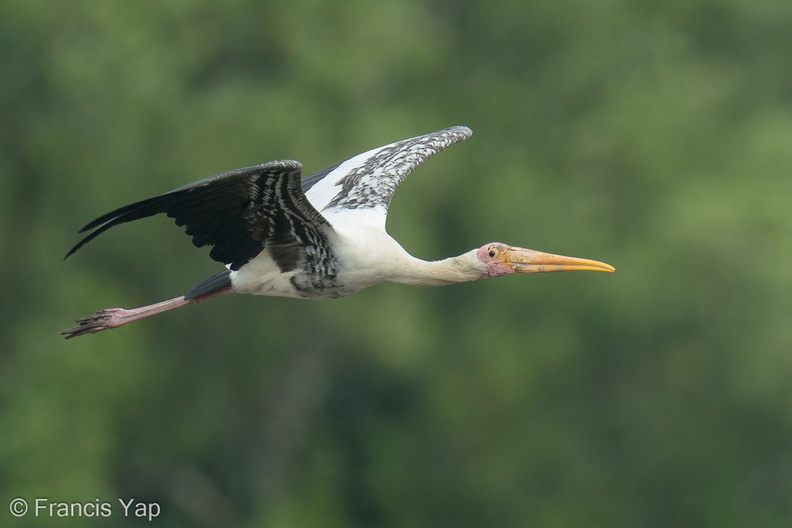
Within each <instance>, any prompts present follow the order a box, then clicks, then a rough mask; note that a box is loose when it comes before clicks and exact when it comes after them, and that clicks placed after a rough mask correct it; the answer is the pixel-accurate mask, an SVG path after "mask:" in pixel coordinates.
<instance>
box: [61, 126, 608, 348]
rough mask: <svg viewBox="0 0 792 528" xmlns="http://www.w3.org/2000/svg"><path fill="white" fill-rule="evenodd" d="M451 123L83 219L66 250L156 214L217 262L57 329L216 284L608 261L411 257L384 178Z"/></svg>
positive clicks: (268, 287) (142, 313)
mask: <svg viewBox="0 0 792 528" xmlns="http://www.w3.org/2000/svg"><path fill="white" fill-rule="evenodd" d="M471 134H472V132H471V130H470V129H469V128H467V127H463V126H456V127H452V128H447V129H445V130H440V131H437V132H433V133H430V134H426V135H423V136H418V137H414V138H410V139H405V140H403V141H397V142H396V143H391V144H389V145H385V146H382V147H379V148H375V149H372V150H369V151H368V152H364V153H363V154H358V155H357V156H355V157H353V158H350V159H348V160H346V161H343V162H341V163H337V164H335V165H332V166H330V167H328V168H326V169H324V170H321V171H319V172H317V173H316V174H314V175H312V176H309V177H307V178H302V165H301V164H300V163H299V162H297V161H292V160H280V161H271V162H269V163H264V164H262V165H256V166H254V167H247V168H243V169H237V170H233V171H230V172H225V173H222V174H218V175H215V176H211V177H209V178H205V179H203V180H199V181H197V182H194V183H191V184H189V185H185V186H183V187H179V188H178V189H175V190H173V191H170V192H167V193H165V194H163V195H161V196H156V197H154V198H149V199H147V200H142V201H140V202H136V203H133V204H131V205H127V206H125V207H121V208H120V209H116V210H115V211H112V212H110V213H107V214H105V215H103V216H100V217H99V218H97V219H96V220H94V221H93V222H91V223H89V224H88V225H86V226H85V227H84V228H83V229H82V230H81V231H80V232H81V233H85V232H88V234H87V235H86V236H85V238H83V239H82V240H81V241H80V242H78V243H77V244H76V245H75V246H74V247H73V248H72V249H71V251H69V253H68V254H67V255H66V257H68V256H69V255H71V254H72V253H74V252H75V251H77V250H78V249H80V248H81V247H82V246H83V245H85V244H86V243H87V242H89V241H91V240H93V239H94V238H95V237H97V236H98V235H100V234H102V233H104V232H105V231H107V230H108V229H110V228H111V227H113V226H117V225H119V224H123V223H126V222H131V221H133V220H139V219H141V218H146V217H149V216H153V215H156V214H159V213H165V214H166V215H167V216H169V217H171V218H173V219H175V221H176V224H177V225H179V226H182V227H184V228H185V231H186V233H187V234H188V235H190V236H191V237H192V241H193V244H194V245H195V246H197V247H202V246H212V249H211V252H210V253H209V256H210V257H211V258H212V259H213V260H216V261H218V262H220V263H223V264H225V265H226V269H225V270H223V271H221V272H220V273H217V274H216V275H213V276H211V277H209V278H207V279H205V280H203V281H201V282H199V283H198V284H196V285H195V286H193V287H192V288H190V289H189V290H187V292H186V293H185V294H184V295H181V296H179V297H175V298H173V299H169V300H167V301H162V302H159V303H155V304H151V305H147V306H142V307H140V308H135V309H131V310H127V309H123V308H109V309H106V310H101V311H99V312H97V313H95V314H92V315H88V316H86V317H82V318H80V319H77V321H76V322H77V326H75V327H73V328H70V329H69V330H66V331H64V332H62V334H63V335H65V336H66V338H67V339H69V338H72V337H76V336H81V335H84V334H91V333H95V332H100V331H102V330H107V329H110V328H117V327H119V326H122V325H125V324H127V323H131V322H132V321H137V320H139V319H143V318H146V317H150V316H152V315H156V314H160V313H162V312H166V311H168V310H173V309H175V308H179V307H182V306H185V305H188V304H192V303H199V302H203V301H205V300H207V299H210V298H212V297H216V296H218V295H224V294H227V293H248V294H253V295H270V296H281V297H295V298H302V299H334V298H338V297H345V296H347V295H351V294H353V293H355V292H358V291H360V290H362V289H363V288H367V287H369V286H372V285H374V284H377V283H379V282H384V281H390V282H397V283H402V284H409V285H415V286H444V285H448V284H454V283H459V282H467V281H473V280H477V279H482V278H485V277H500V276H502V275H509V274H513V273H542V272H552V271H579V270H590V271H604V272H614V271H616V270H615V269H614V268H613V267H612V266H609V265H608V264H605V263H602V262H597V261H595V260H588V259H580V258H573V257H565V256H561V255H553V254H549V253H542V252H539V251H533V250H530V249H523V248H519V247H512V246H510V245H507V244H503V243H501V242H490V243H487V244H484V245H483V246H481V247H480V248H476V249H473V250H470V251H468V252H466V253H463V254H462V255H459V256H457V257H451V258H447V259H444V260H439V261H434V262H430V261H425V260H421V259H418V258H415V257H413V256H411V255H410V254H409V253H407V251H405V250H404V249H403V248H402V247H401V245H399V243H398V242H396V240H394V239H393V238H391V236H390V235H388V233H387V232H386V231H385V218H386V215H387V212H388V205H389V204H390V202H391V198H392V197H393V193H394V191H395V190H396V187H398V185H399V184H400V183H401V182H402V181H403V180H404V179H405V178H406V177H407V175H408V174H410V172H412V171H413V169H415V168H416V167H417V166H418V165H420V164H422V163H423V162H425V161H426V160H428V159H429V158H431V157H432V156H434V155H435V154H437V153H438V152H440V151H441V150H443V149H445V148H446V147H449V146H450V145H453V144H454V143H457V142H459V141H463V140H465V139H467V138H468V137H470V135H471Z"/></svg>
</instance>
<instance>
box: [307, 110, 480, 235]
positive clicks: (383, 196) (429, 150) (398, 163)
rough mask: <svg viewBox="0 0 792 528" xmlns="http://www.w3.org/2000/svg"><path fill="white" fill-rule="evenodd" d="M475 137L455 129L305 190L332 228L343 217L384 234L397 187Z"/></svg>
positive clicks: (372, 154)
mask: <svg viewBox="0 0 792 528" xmlns="http://www.w3.org/2000/svg"><path fill="white" fill-rule="evenodd" d="M472 133H473V132H472V131H471V130H470V129H469V128H467V127H463V126H456V127H451V128H446V129H445V130H439V131H437V132H432V133H431V134H426V135H423V136H417V137H414V138H410V139H405V140H402V141H397V142H396V143H391V144H390V145H385V146H383V147H379V148H375V149H372V150H369V151H368V152H364V153H363V154H358V155H357V156H355V157H353V158H350V159H348V160H346V161H343V162H341V163H338V164H336V165H333V166H331V167H328V168H326V169H324V170H322V171H319V172H317V173H316V174H314V175H312V176H309V177H308V178H305V179H304V180H303V190H304V191H305V194H306V196H307V197H308V200H309V201H310V202H311V204H312V205H313V206H314V208H316V210H317V211H321V212H322V214H323V215H324V216H325V217H327V218H329V219H330V221H331V222H332V221H333V216H335V215H337V214H339V213H343V214H344V215H345V220H347V221H349V220H350V219H352V218H354V220H355V221H357V222H362V221H365V222H369V223H373V224H375V225H377V226H379V227H381V228H382V229H385V217H386V216H387V214H388V206H389V205H390V202H391V199H392V198H393V193H394V192H395V191H396V187H398V186H399V184H400V183H401V182H402V181H404V179H405V178H406V177H407V175H408V174H410V172H412V171H413V170H414V169H415V168H416V167H417V166H418V165H420V164H421V163H423V162H425V161H426V160H428V159H429V158H431V157H432V156H434V155H435V154H437V153H438V152H440V151H441V150H443V149H445V148H446V147H449V146H451V145H453V144H454V143H458V142H459V141H462V140H465V139H467V138H468V137H470V135H471V134H472ZM353 212H354V214H352V213H353Z"/></svg>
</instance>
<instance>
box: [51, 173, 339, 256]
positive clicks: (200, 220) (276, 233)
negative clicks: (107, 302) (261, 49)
mask: <svg viewBox="0 0 792 528" xmlns="http://www.w3.org/2000/svg"><path fill="white" fill-rule="evenodd" d="M301 173H302V166H301V165H300V163H299V162H296V161H291V160H282V161H272V162H269V163H265V164H263V165H256V166H255V167H247V168H244V169H237V170H234V171H230V172H225V173H223V174H218V175H216V176H211V177H209V178H205V179H203V180H199V181H197V182H194V183H191V184H189V185H185V186H184V187H179V188H178V189H175V190H173V191H171V192H168V193H165V194H163V195H161V196H156V197H154V198H149V199H148V200H143V201H140V202H137V203H133V204H131V205H127V206H126V207H122V208H120V209H116V210H115V211H112V212H110V213H107V214H106V215H103V216H101V217H99V218H97V219H96V220H94V221H93V222H91V223H90V224H88V225H87V226H85V227H84V228H83V229H81V230H80V232H81V233H83V232H86V231H91V230H93V231H92V232H91V233H90V234H88V235H87V236H86V237H85V238H83V239H82V240H81V241H80V242H78V243H77V245H75V246H74V247H73V248H72V249H71V251H69V253H68V254H67V255H66V256H67V257H68V256H69V255H71V254H72V253H74V252H75V251H77V250H78V249H80V248H81V247H82V246H83V245H85V244H86V243H88V242H90V241H91V240H93V239H94V238H96V237H97V236H99V235H100V234H102V233H104V232H105V231H107V230H108V229H110V228H111V227H113V226H116V225H119V224H123V223H125V222H131V221H133V220H138V219H140V218H146V217H149V216H153V215H155V214H159V213H165V214H167V215H168V216H170V217H171V218H174V219H175V220H176V224H177V225H179V226H185V227H186V233H187V234H188V235H190V236H192V240H193V244H195V246H197V247H202V246H207V245H209V246H213V248H212V251H211V252H210V253H209V256H210V257H211V258H212V259H214V260H216V261H218V262H222V263H224V264H226V265H228V266H229V267H230V269H232V270H237V269H239V268H240V267H241V266H243V265H244V264H246V263H247V262H249V261H250V260H251V259H252V258H254V257H255V256H256V255H258V254H259V253H260V252H261V251H262V250H263V249H264V248H265V247H266V248H269V249H270V251H271V252H272V255H273V258H275V260H276V262H277V263H278V265H279V266H280V267H281V269H293V268H294V266H295V265H296V263H297V261H298V260H299V259H300V256H301V255H302V254H303V252H304V250H305V248H306V247H307V246H309V245H313V246H325V248H324V249H326V244H327V240H326V234H327V232H328V229H329V228H330V224H329V223H328V222H327V220H326V219H325V218H324V217H323V216H322V215H321V214H320V213H319V212H318V211H317V210H316V209H315V208H314V207H313V206H312V205H311V204H310V203H309V202H308V200H307V199H306V197H305V194H304V193H303V190H302V181H301Z"/></svg>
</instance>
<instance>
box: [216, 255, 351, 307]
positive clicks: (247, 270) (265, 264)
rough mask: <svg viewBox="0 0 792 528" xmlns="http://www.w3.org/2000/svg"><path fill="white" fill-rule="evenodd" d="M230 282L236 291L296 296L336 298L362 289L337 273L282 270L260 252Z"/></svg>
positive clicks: (231, 276)
mask: <svg viewBox="0 0 792 528" xmlns="http://www.w3.org/2000/svg"><path fill="white" fill-rule="evenodd" d="M230 278H231V284H232V286H233V288H234V291H235V292H237V293H247V294H251V295H267V296H270V297H292V298H297V299H337V298H339V297H346V296H347V295H351V294H353V293H355V292H357V291H359V290H360V288H354V287H351V288H350V287H347V286H345V285H344V284H343V283H342V282H340V281H339V280H338V279H337V278H336V277H335V276H321V277H319V276H315V275H311V274H309V273H307V272H305V271H304V270H301V269H295V270H292V271H286V272H284V271H281V270H280V268H279V267H278V265H277V264H276V263H275V261H274V260H273V259H272V258H271V257H269V255H266V254H261V255H259V256H258V257H257V258H255V259H253V260H251V261H250V262H248V263H247V264H245V265H244V266H242V267H241V268H240V269H239V270H237V271H232V272H231V275H230Z"/></svg>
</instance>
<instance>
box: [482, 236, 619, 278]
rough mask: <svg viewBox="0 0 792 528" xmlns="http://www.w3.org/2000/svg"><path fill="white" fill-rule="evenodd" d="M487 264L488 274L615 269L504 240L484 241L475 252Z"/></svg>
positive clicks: (613, 270) (486, 274)
mask: <svg viewBox="0 0 792 528" xmlns="http://www.w3.org/2000/svg"><path fill="white" fill-rule="evenodd" d="M476 256H477V257H478V259H479V261H481V262H482V263H484V265H485V266H486V268H487V269H486V272H485V275H484V276H485V277H500V276H501V275H510V274H512V273H548V272H551V271H605V272H608V273H615V272H616V269H615V268H614V267H613V266H610V265H608V264H605V263H604V262H598V261H596V260H589V259H582V258H575V257H565V256H563V255H553V254H551V253H542V252H540V251H534V250H532V249H523V248H519V247H512V246H509V245H508V244H503V243H501V242H490V243H489V244H484V245H483V246H481V248H480V249H479V250H478V251H477V252H476Z"/></svg>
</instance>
